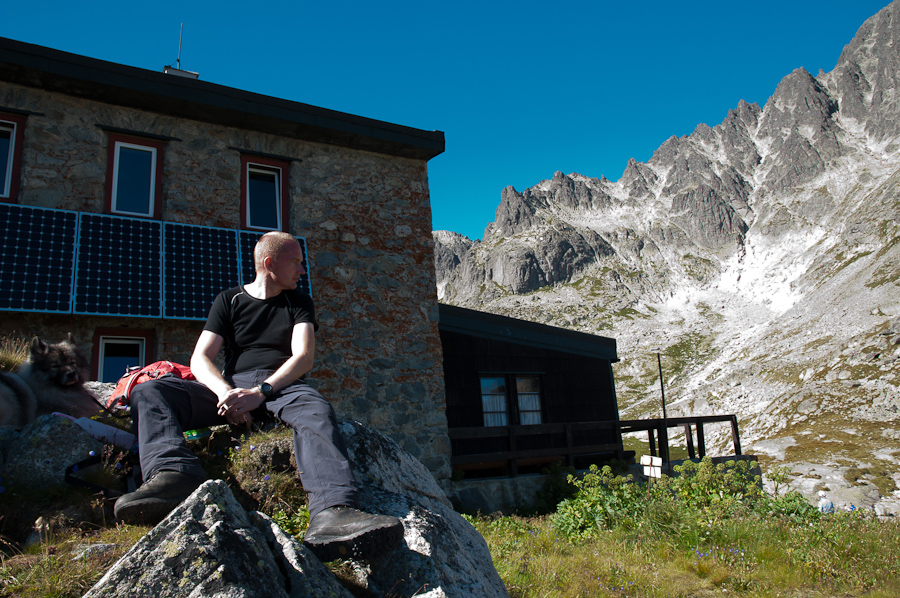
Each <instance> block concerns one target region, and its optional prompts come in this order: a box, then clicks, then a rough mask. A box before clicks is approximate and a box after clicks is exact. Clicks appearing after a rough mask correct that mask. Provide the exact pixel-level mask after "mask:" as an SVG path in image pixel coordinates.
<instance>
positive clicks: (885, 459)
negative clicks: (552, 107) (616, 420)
mask: <svg viewBox="0 0 900 598" xmlns="http://www.w3.org/2000/svg"><path fill="white" fill-rule="evenodd" d="M898 36H900V2H893V3H892V4H890V5H888V6H887V7H885V8H884V9H883V10H881V11H879V13H878V14H876V15H874V16H873V17H871V18H870V19H868V20H867V21H866V22H865V23H864V24H863V25H862V26H861V27H860V29H859V31H858V32H857V35H856V36H855V37H854V38H853V40H852V41H851V42H850V43H848V44H847V45H846V46H845V48H844V50H843V52H842V53H841V55H840V57H839V58H838V62H837V65H836V66H835V68H834V69H833V70H832V71H831V72H829V73H824V72H821V71H820V73H819V74H818V75H817V76H815V77H814V76H813V75H811V74H810V73H808V72H807V71H806V70H805V69H802V68H798V69H796V70H794V71H793V72H791V73H789V74H788V75H786V76H785V77H784V78H783V79H782V81H781V82H780V83H779V84H778V86H777V87H776V89H775V91H774V92H773V94H772V96H771V97H770V98H769V100H768V101H767V102H766V104H765V105H764V106H763V107H762V108H760V107H759V106H758V105H757V104H749V103H747V102H744V101H741V102H739V103H738V105H737V106H736V107H735V108H733V109H731V110H729V112H728V115H727V116H726V118H725V119H724V120H723V121H722V122H721V123H719V124H718V125H715V126H713V127H710V126H708V125H706V124H700V125H698V126H697V127H696V128H695V130H694V131H693V132H692V133H691V134H690V135H686V136H683V137H674V136H673V137H670V138H669V139H667V140H666V141H665V142H664V143H663V144H662V145H661V146H660V147H659V148H657V150H656V151H655V152H654V153H653V155H652V156H651V158H650V159H649V160H648V161H647V162H637V161H636V160H633V159H632V160H629V161H628V163H627V164H626V166H625V169H624V171H623V174H622V176H621V177H620V178H619V180H618V181H615V182H613V181H609V180H608V179H606V178H603V177H601V178H599V179H598V178H591V177H587V176H584V175H581V174H570V175H565V174H563V173H561V172H556V173H554V175H553V177H552V178H551V179H549V180H545V181H541V182H540V183H538V184H537V185H535V186H534V187H531V188H528V189H525V190H524V191H522V192H519V191H517V190H515V189H514V188H512V187H507V188H506V189H504V190H503V192H502V193H501V199H500V204H499V205H498V208H497V213H496V217H495V220H494V222H493V223H491V224H489V225H488V227H487V228H486V230H485V234H484V237H483V240H482V241H472V240H469V239H467V238H465V237H462V236H461V235H456V234H455V233H449V232H446V231H439V232H436V233H435V256H436V268H437V278H438V296H439V299H440V300H441V301H443V302H447V303H453V304H457V305H463V306H466V307H474V308H477V309H482V310H485V311H491V312H494V313H501V314H505V315H510V316H514V317H521V318H524V319H529V320H534V321H539V322H544V323H548V324H553V325H557V326H563V327H566V328H572V329H576V330H581V331H586V332H594V333H599V334H603V335H606V336H613V337H615V338H616V339H617V341H618V343H619V354H620V357H621V358H622V362H621V363H620V364H617V365H616V369H615V375H616V381H617V382H616V384H617V392H618V394H619V397H620V409H621V410H622V413H623V417H644V416H647V417H653V416H657V415H658V413H655V411H656V410H658V402H659V399H658V379H657V375H656V373H655V353H656V352H657V351H659V352H660V353H661V354H662V355H663V357H664V376H665V378H666V380H665V381H666V385H667V390H666V395H667V398H670V400H671V407H670V409H669V413H670V415H673V414H679V415H704V414H707V413H713V412H715V413H722V412H729V413H730V412H733V413H737V414H738V415H739V419H740V420H741V421H742V423H741V427H742V436H743V437H744V438H745V443H746V444H747V446H748V447H752V448H753V450H756V451H758V452H761V453H762V454H768V455H770V456H771V457H772V458H779V459H781V460H787V461H792V460H793V461H794V462H796V463H800V461H798V459H801V456H802V457H803V460H802V462H803V463H805V464H806V465H804V467H807V466H809V467H812V465H809V463H811V462H812V461H810V460H809V459H810V458H812V457H813V456H814V455H813V454H812V450H813V449H812V448H811V447H817V449H819V450H820V452H821V451H822V450H824V449H823V447H822V446H821V445H822V443H823V442H824V441H823V438H831V436H829V434H831V435H832V436H833V434H834V433H836V432H835V431H839V430H846V429H851V427H852V426H856V427H857V428H859V430H856V432H857V434H855V435H850V436H856V437H857V438H862V437H864V438H865V445H866V450H864V451H862V452H860V451H856V450H852V447H850V446H849V445H850V443H849V442H837V441H835V442H831V444H833V445H834V446H826V447H824V448H825V449H827V450H824V452H821V454H820V455H819V456H818V457H816V459H817V460H818V462H819V463H818V466H819V468H820V469H821V468H825V469H830V470H833V471H834V472H838V473H834V474H833V476H837V477H836V478H835V480H834V481H831V482H829V483H828V484H830V485H831V486H838V485H840V484H839V482H840V481H841V479H843V480H844V482H847V480H846V479H844V478H846V477H847V476H846V475H845V473H846V470H848V469H851V465H853V464H854V463H856V465H858V462H859V461H860V460H862V461H864V462H865V463H870V462H871V463H872V464H875V465H872V467H874V468H875V469H877V470H878V471H882V470H885V471H886V470H887V469H889V468H891V467H893V470H896V469H897V467H896V465H897V463H898V459H897V455H900V443H898V442H897V440H898V439H900V424H897V425H896V428H895V427H892V426H894V425H895V422H894V420H896V419H897V415H896V414H897V410H898V408H900V391H898V387H900V366H898V365H897V362H898V358H900V348H898V343H900V336H898V335H897V334H894V333H893V332H892V331H893V330H894V329H895V328H898V326H900V324H897V317H898V316H900V294H898V292H897V291H898V288H897V287H898V280H900V243H898V241H900V81H898V79H900V53H898V50H900V40H898V39H897V38H898ZM885 331H888V332H887V333H886V334H883V333H884V332H885ZM897 332H900V330H897ZM895 341H896V342H895ZM876 354H877V357H873V355H876ZM651 357H652V359H651ZM881 422H885V423H886V425H884V426H882V427H879V425H880V423H881ZM888 423H889V424H891V425H887V424H888ZM863 428H865V430H866V431H865V432H861V430H862V429H863ZM823 435H824V436H823ZM820 436H821V437H822V438H820ZM838 436H840V434H838ZM895 436H896V438H895ZM788 438H790V440H787V439H788ZM829 442H830V441H829ZM716 443H718V445H719V447H721V448H725V446H726V445H727V443H728V435H727V434H726V433H725V432H724V431H723V432H721V433H719V434H718V435H717V434H712V437H711V438H708V445H709V446H716ZM773 443H774V444H773ZM784 445H787V446H788V447H790V448H791V449H792V450H788V449H784V448H783V446H784ZM838 445H840V446H838ZM772 446H775V447H776V448H774V449H771V447H772ZM767 447H768V448H767ZM777 447H782V448H777ZM886 447H887V448H886ZM770 449H771V450H770ZM888 449H889V450H888ZM767 450H768V451H769V452H766V451H767ZM825 456H827V457H828V458H827V459H825V458H824V457H825ZM851 462H852V463H851ZM828 463H830V464H831V465H827V464H828ZM856 465H853V467H854V468H855V469H857V470H858V469H859V468H858V467H856ZM801 469H802V467H801ZM841 471H844V473H840V472H841ZM839 474H840V475H839ZM804 475H805V474H804ZM866 475H868V476H869V477H865V478H864V480H863V481H860V480H859V479H857V480H853V481H852V483H850V482H847V483H849V484H850V489H851V490H853V489H855V490H854V491H856V492H857V493H858V492H862V490H859V488H863V487H865V488H866V489H869V490H871V488H872V487H879V485H880V487H879V489H878V498H877V500H876V499H872V498H871V497H870V498H866V499H865V500H867V501H869V502H871V503H872V505H875V504H877V505H879V506H880V508H888V507H884V505H889V507H890V508H891V509H895V510H897V511H898V512H900V509H897V507H898V505H900V494H897V492H896V488H897V486H898V485H900V477H898V476H897V475H880V474H879V475H875V474H874V473H873V474H866ZM838 478H840V479H838ZM804 480H805V481H804ZM816 480H821V478H816V477H815V476H814V475H813V476H811V477H809V478H806V477H803V478H802V479H801V480H800V481H798V484H799V485H800V486H802V485H803V484H804V483H806V485H807V486H809V488H807V490H811V489H815V488H816V486H817V485H819V486H821V485H823V484H824V485H828V484H825V483H823V482H821V481H818V482H817V481H816ZM876 481H877V482H878V483H877V484H876V483H875V482H876ZM833 489H834V488H829V490H833ZM867 491H868V490H867ZM870 494H871V496H874V494H875V490H871V493H870ZM866 496H870V495H866Z"/></svg>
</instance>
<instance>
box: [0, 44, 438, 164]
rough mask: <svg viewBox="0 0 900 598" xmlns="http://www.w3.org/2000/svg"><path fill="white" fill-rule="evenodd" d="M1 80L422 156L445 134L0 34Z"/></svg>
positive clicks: (178, 114)
mask: <svg viewBox="0 0 900 598" xmlns="http://www.w3.org/2000/svg"><path fill="white" fill-rule="evenodd" d="M0 81H7V82H10V83H17V84H19V85H25V86H28V87H36V88H39V89H45V90H48V91H54V92H59V93H64V94H68V95H73V96H78V97H82V98H86V99H90V100H95V101H98V102H105V103H109V104H115V105H119V106H128V107H131V108H138V109H142V110H148V111H151V112H155V113H163V114H168V115H170V116H175V117H181V118H190V119H194V120H199V121H205V122H212V123H216V124H222V125H226V126H233V127H239V128H242V129H250V130H255V131H260V132H263V133H272V134H275V135H283V136H289V137H296V138H298V139H304V140H307V141H315V142H320V143H328V144H332V145H339V146H342V147H349V148H352V149H359V150H365V151H371V152H377V153H381V154H388V155H392V156H401V157H405V158H416V159H424V160H429V159H431V158H433V157H435V156H437V155H438V154H441V153H443V151H444V133H443V132H441V131H424V130H422V129H415V128H412V127H405V126H402V125H396V124H392V123H387V122H384V121H379V120H374V119H371V118H365V117H362V116H355V115H352V114H347V113H344V112H337V111H335V110H328V109H326V108H318V107H316V106H310V105H309V104H303V103H300V102H292V101H290V100H283V99H279V98H274V97H271V96H265V95H261V94H257V93H252V92H249V91H243V90H240V89H235V88H232V87H226V86H224V85H217V84H215V83H209V82H207V81H200V80H198V79H190V78H186V77H178V76H175V75H167V74H164V73H162V72H157V71H150V70H147V69H141V68H136V67H131V66H125V65H122V64H117V63H114V62H107V61H105V60H97V59H95V58H88V57H86V56H80V55H77V54H70V53H69V52H62V51H60V50H54V49H51V48H47V47H44V46H36V45H34V44H28V43H25V42H20V41H15V40H11V39H8V38H3V37H0Z"/></svg>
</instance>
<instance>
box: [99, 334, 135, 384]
mask: <svg viewBox="0 0 900 598" xmlns="http://www.w3.org/2000/svg"><path fill="white" fill-rule="evenodd" d="M110 344H117V345H137V346H138V361H139V363H138V365H140V366H141V367H143V366H145V365H147V363H146V362H147V339H146V338H144V337H142V336H105V335H104V336H101V337H100V350H99V358H98V363H97V379H98V380H103V379H104V373H105V372H104V366H105V365H106V348H107V346H108V345H110ZM124 374H125V372H124V371H122V372H118V373H117V374H116V376H115V378H116V380H118V379H119V378H121V377H122V375H124Z"/></svg>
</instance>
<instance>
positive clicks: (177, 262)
mask: <svg viewBox="0 0 900 598" xmlns="http://www.w3.org/2000/svg"><path fill="white" fill-rule="evenodd" d="M163 233H164V238H163V243H164V251H163V255H164V256H165V263H164V272H165V294H164V303H165V313H164V315H165V317H166V318H179V319H190V320H205V319H206V316H207V314H208V313H209V307H210V306H211V305H212V302H213V299H215V297H216V295H218V294H219V292H220V291H223V290H225V289H229V288H231V287H234V286H237V285H238V284H240V280H239V273H238V260H237V256H238V241H237V234H236V231H234V230H228V229H224V228H212V227H209V226H194V225H189V224H176V223H172V222H166V223H165V226H164V227H163Z"/></svg>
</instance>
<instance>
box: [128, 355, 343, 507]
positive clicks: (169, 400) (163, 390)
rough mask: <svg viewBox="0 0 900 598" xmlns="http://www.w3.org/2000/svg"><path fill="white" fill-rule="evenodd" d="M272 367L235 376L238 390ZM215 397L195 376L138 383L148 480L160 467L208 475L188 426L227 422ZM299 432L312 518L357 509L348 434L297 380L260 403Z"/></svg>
mask: <svg viewBox="0 0 900 598" xmlns="http://www.w3.org/2000/svg"><path fill="white" fill-rule="evenodd" d="M272 372H273V370H256V371H253V372H244V373H240V374H235V375H234V376H233V378H232V379H230V380H229V382H230V383H231V384H232V385H233V386H234V387H235V388H253V387H254V386H256V385H258V384H259V383H261V382H262V381H264V380H265V379H266V378H267V377H268V376H269V375H270V374H271V373H272ZM217 402H218V399H217V398H216V395H215V394H214V393H213V392H212V391H211V390H209V389H208V388H207V387H206V386H205V385H203V384H201V383H200V382H197V381H195V380H182V379H180V378H163V379H161V380H151V381H149V382H144V383H142V384H139V385H138V386H136V387H135V388H134V391H133V392H132V394H131V414H132V418H133V420H134V427H135V429H136V430H137V436H138V447H139V448H138V454H139V456H140V463H141V473H142V475H143V478H144V480H147V479H149V478H150V476H151V475H153V474H154V473H156V472H157V471H162V470H166V471H181V472H184V473H188V474H191V475H195V476H200V477H206V474H205V473H204V471H203V467H202V466H201V464H200V461H199V459H197V457H196V456H195V455H194V453H193V452H192V451H191V450H190V449H189V448H188V447H187V444H186V442H185V439H184V431H185V430H193V429H197V428H205V427H208V426H215V425H221V424H226V423H228V422H227V421H226V419H225V418H224V417H222V416H220V415H219V414H218V413H217V411H216V403H217ZM259 409H265V411H267V412H268V413H269V414H271V415H273V416H275V417H276V418H278V420H279V421H281V422H282V423H284V424H285V425H287V426H290V427H291V428H292V429H293V431H294V458H295V459H296V461H297V467H298V469H299V470H300V480H301V482H302V483H303V488H304V490H306V493H307V495H308V499H309V514H310V518H312V517H314V516H315V515H316V514H317V513H318V512H319V511H321V510H323V509H326V508H328V507H334V506H338V505H346V506H350V507H356V506H357V504H358V492H357V489H356V483H355V481H354V478H353V471H352V469H351V468H350V459H349V458H348V456H347V448H346V445H345V444H344V438H343V436H342V435H341V432H340V430H339V429H338V426H337V418H336V417H335V414H334V409H332V407H331V404H330V403H328V401H326V400H325V399H324V398H323V397H322V395H320V394H319V392H318V391H317V390H316V389H314V388H312V387H311V386H309V385H308V384H307V383H306V382H304V381H302V380H298V381H297V382H294V383H293V384H291V385H290V386H287V387H285V388H283V389H281V390H280V391H279V392H277V393H276V394H275V396H274V397H273V398H272V399H271V400H269V401H266V402H264V403H263V404H262V405H260V406H259V408H258V409H257V411H258V410H259Z"/></svg>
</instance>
